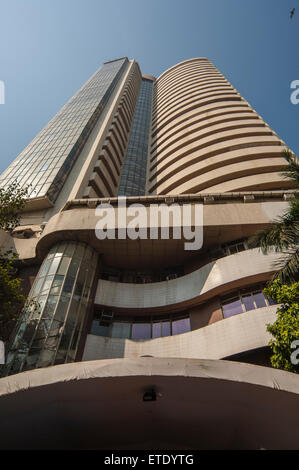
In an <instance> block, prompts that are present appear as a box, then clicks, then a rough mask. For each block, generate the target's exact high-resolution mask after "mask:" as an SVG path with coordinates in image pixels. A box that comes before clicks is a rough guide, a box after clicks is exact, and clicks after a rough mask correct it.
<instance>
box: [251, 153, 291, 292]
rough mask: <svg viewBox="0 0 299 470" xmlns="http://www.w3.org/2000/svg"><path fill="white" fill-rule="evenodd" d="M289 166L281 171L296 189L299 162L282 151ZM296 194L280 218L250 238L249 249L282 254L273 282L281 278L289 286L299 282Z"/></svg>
mask: <svg viewBox="0 0 299 470" xmlns="http://www.w3.org/2000/svg"><path fill="white" fill-rule="evenodd" d="M283 156H284V157H285V159H286V161H287V162H288V165H287V166H285V167H283V168H282V175H283V176H284V177H286V178H288V179H292V180H293V181H294V185H295V188H296V189H299V161H298V158H297V157H296V155H294V154H293V153H292V152H290V151H288V150H285V151H284V152H283ZM298 244H299V194H298V193H297V194H296V195H295V198H294V199H293V200H292V201H291V202H290V205H289V208H288V210H287V211H286V212H285V214H283V215H282V216H281V217H278V218H277V219H275V220H273V222H272V224H271V225H270V226H269V227H267V228H266V229H265V230H261V231H260V232H258V233H256V234H255V235H253V236H252V237H251V238H250V239H249V246H251V247H255V246H259V247H260V248H261V250H262V251H263V252H264V253H265V254H267V253H268V252H269V251H271V250H274V251H276V252H281V253H282V257H281V260H279V262H278V265H277V269H278V271H277V272H276V274H275V275H274V277H273V279H280V280H281V281H282V282H284V283H287V284H290V283H293V282H297V281H298V280H299V249H298Z"/></svg>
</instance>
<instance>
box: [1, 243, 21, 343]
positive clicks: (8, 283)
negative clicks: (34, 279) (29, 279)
mask: <svg viewBox="0 0 299 470" xmlns="http://www.w3.org/2000/svg"><path fill="white" fill-rule="evenodd" d="M17 258H18V257H17V255H16V254H15V253H12V252H11V251H7V252H5V253H1V257H0V338H1V339H4V340H6V339H7V336H9V332H10V330H11V327H12V325H13V324H14V322H15V320H16V319H17V317H18V314H19V312H20V310H21V308H22V306H23V303H24V301H25V297H24V295H23V294H22V291H21V279H18V278H17V277H15V276H16V267H15V262H16V260H17Z"/></svg>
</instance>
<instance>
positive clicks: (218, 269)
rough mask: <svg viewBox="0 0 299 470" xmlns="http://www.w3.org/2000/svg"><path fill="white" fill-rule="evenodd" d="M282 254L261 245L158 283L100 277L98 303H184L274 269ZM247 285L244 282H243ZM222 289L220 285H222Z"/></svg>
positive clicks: (156, 305)
mask: <svg viewBox="0 0 299 470" xmlns="http://www.w3.org/2000/svg"><path fill="white" fill-rule="evenodd" d="M280 257H281V254H278V253H273V252H272V253H270V254H268V255H263V254H262V253H261V251H260V249H259V248H254V249H252V250H247V251H243V252H241V253H236V254H234V255H230V256H227V257H225V258H221V259H218V260H217V261H213V262H211V263H208V264H207V265H205V266H203V267H201V268H200V269H198V270H196V271H193V272H192V273H190V274H186V275H185V276H182V277H179V278H177V279H172V280H169V281H162V282H156V283H146V284H130V283H121V282H113V281H107V280H104V279H100V280H99V282H98V287H97V292H96V296H95V303H96V304H99V305H105V306H109V307H117V308H131V309H146V308H151V309H155V308H159V307H167V306H168V307H170V306H173V305H176V304H184V303H186V306H187V304H188V301H190V300H193V299H196V300H197V301H198V302H200V300H201V296H203V295H204V294H207V293H209V292H210V293H211V294H212V293H213V292H215V289H217V288H218V292H219V291H222V292H223V293H224V292H225V291H226V288H225V286H226V285H228V286H229V287H230V288H231V285H232V284H233V283H234V285H235V286H236V287H237V286H238V285H242V283H241V282H240V280H242V279H243V280H244V279H246V278H248V279H250V278H252V277H256V276H258V275H259V274H261V273H271V272H273V271H275V263H277V261H278V260H279V258H280ZM243 285H244V283H243ZM221 287H222V289H219V288H221Z"/></svg>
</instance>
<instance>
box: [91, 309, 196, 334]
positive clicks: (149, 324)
mask: <svg viewBox="0 0 299 470" xmlns="http://www.w3.org/2000/svg"><path fill="white" fill-rule="evenodd" d="M190 330H191V325H190V318H189V316H186V315H184V316H183V317H182V316H178V315H177V314H176V315H175V316H173V317H170V318H169V317H168V318H167V319H166V318H164V319H160V320H157V319H156V318H155V317H154V316H152V317H151V318H147V319H146V320H144V321H140V318H138V321H136V319H135V321H134V319H131V320H126V321H122V320H121V318H118V317H116V318H115V317H114V314H113V312H111V311H105V310H103V311H102V313H95V314H94V318H93V322H92V325H91V330H90V333H91V334H93V335H98V336H110V337H112V338H131V339H150V338H162V337H165V336H171V335H178V334H182V333H186V332H188V331H190Z"/></svg>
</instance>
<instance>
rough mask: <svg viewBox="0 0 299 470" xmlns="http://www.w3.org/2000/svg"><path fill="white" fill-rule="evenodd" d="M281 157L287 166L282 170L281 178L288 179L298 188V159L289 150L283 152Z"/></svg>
mask: <svg viewBox="0 0 299 470" xmlns="http://www.w3.org/2000/svg"><path fill="white" fill-rule="evenodd" d="M282 155H283V157H284V158H285V159H286V161H287V162H288V165H286V166H285V167H283V168H282V173H281V174H282V176H284V177H285V178H288V179H292V180H293V181H294V182H295V183H296V186H298V187H299V159H298V157H297V156H296V155H295V154H294V153H293V152H291V151H290V150H284V151H283V152H282Z"/></svg>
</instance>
